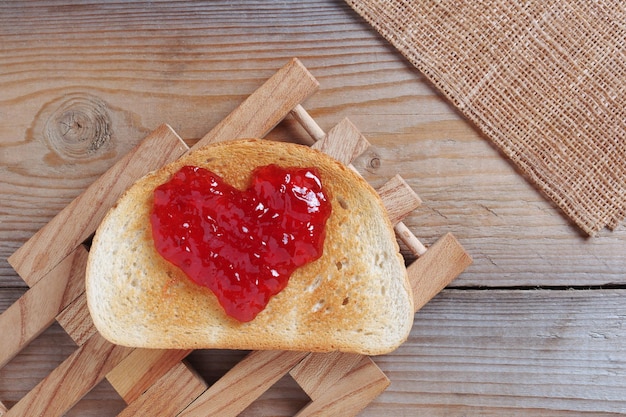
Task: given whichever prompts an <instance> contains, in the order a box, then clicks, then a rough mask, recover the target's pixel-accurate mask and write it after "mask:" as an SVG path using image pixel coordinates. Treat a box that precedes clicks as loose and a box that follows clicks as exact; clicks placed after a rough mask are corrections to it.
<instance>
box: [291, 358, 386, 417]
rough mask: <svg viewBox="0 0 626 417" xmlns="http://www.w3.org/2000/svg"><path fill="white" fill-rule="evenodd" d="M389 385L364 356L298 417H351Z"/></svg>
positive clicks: (380, 372) (384, 377)
mask: <svg viewBox="0 0 626 417" xmlns="http://www.w3.org/2000/svg"><path fill="white" fill-rule="evenodd" d="M389 384H390V381H389V379H388V378H387V377H386V376H385V374H384V373H383V372H382V371H381V370H380V368H378V367H377V366H376V365H374V366H372V361H371V359H370V358H369V357H367V356H362V358H361V361H360V362H359V363H358V364H357V365H356V366H355V367H354V368H352V370H351V371H350V372H349V373H348V374H347V375H346V376H345V377H343V378H341V379H340V380H338V381H337V382H336V383H335V384H334V385H333V387H332V389H328V390H326V391H324V392H323V393H321V395H320V396H319V397H317V398H315V399H314V400H313V401H311V402H310V403H309V404H308V405H307V406H306V407H304V408H303V409H302V410H301V411H300V412H299V413H298V414H296V416H297V417H305V416H306V417H308V416H354V415H356V414H358V413H359V412H360V411H361V410H363V409H364V408H365V407H366V406H367V404H369V403H370V402H371V401H372V400H373V399H374V398H376V397H377V396H378V395H380V394H381V393H382V392H383V391H384V390H385V389H386V388H387V387H388V386H389Z"/></svg>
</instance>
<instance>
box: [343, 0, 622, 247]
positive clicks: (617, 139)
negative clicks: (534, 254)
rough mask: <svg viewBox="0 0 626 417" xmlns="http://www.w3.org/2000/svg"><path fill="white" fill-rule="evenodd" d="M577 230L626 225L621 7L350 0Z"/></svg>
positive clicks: (510, 0) (567, 0) (507, 0)
mask: <svg viewBox="0 0 626 417" xmlns="http://www.w3.org/2000/svg"><path fill="white" fill-rule="evenodd" d="M346 1H347V2H348V4H350V6H351V7H352V8H353V9H355V10H356V11H357V13H359V14H360V15H361V16H363V18H364V19H365V20H367V21H368V22H369V23H370V24H371V25H372V26H373V27H374V28H375V29H376V30H377V31H378V32H379V33H380V34H381V35H382V36H383V37H384V38H386V39H387V40H388V41H389V42H390V43H391V44H392V45H393V46H395V47H396V48H397V49H398V50H399V51H400V52H401V53H402V54H403V55H404V56H405V57H406V58H407V59H408V60H409V61H410V62H411V63H412V64H413V65H414V66H415V67H416V68H417V69H419V70H420V71H421V72H422V73H423V74H424V75H425V76H426V77H427V78H428V79H429V80H430V81H431V82H432V83H433V84H434V85H435V86H436V88H438V89H439V90H440V91H441V93H442V94H444V95H445V96H446V97H447V98H448V99H449V100H450V101H451V102H452V103H453V104H454V105H455V106H456V107H457V108H458V109H459V111H460V112H461V113H462V114H463V115H465V117H467V118H468V119H469V120H470V121H471V122H472V123H473V124H475V126H477V127H478V129H480V130H481V131H482V133H483V134H484V136H486V137H487V138H488V139H490V140H491V141H492V142H493V143H494V144H495V145H496V146H497V147H498V148H499V149H501V151H502V152H503V153H504V154H505V155H506V156H507V157H508V158H510V159H511V160H512V161H513V162H514V163H515V164H516V165H517V166H518V167H519V170H520V171H521V172H522V173H523V174H524V175H525V176H526V177H527V178H528V179H529V180H530V181H531V182H533V183H534V184H536V186H537V187H538V188H539V189H540V190H542V191H543V192H544V193H545V194H546V195H547V196H548V197H549V198H550V199H552V200H553V201H554V203H555V204H556V205H557V206H558V207H560V208H561V210H562V211H563V212H564V213H565V214H566V215H567V216H568V217H569V218H570V219H571V220H572V221H573V222H574V223H575V224H577V225H578V226H579V227H580V228H581V229H582V230H583V231H584V232H586V233H587V234H589V235H594V234H596V232H598V231H599V230H600V229H602V228H603V227H609V228H611V229H613V228H615V227H617V226H618V225H619V224H620V223H621V222H622V221H623V220H624V218H626V143H625V142H626V94H625V93H626V88H625V84H626V52H625V48H626V2H625V1H624V0H594V1H592V0H530V1H522V0H484V1H471V0H440V1H436V0H391V1H389V0H346Z"/></svg>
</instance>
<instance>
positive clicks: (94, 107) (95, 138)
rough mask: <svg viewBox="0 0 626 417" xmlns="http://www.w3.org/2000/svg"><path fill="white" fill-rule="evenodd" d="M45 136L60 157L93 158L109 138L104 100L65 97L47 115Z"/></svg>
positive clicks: (83, 96) (92, 97) (81, 95)
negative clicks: (48, 115)
mask: <svg viewBox="0 0 626 417" xmlns="http://www.w3.org/2000/svg"><path fill="white" fill-rule="evenodd" d="M44 136H45V138H46V141H47V142H48V144H49V145H50V147H51V148H52V149H53V150H54V151H55V152H56V153H57V154H58V155H59V156H60V157H62V158H63V159H66V160H70V161H71V160H76V159H81V160H82V159H88V158H93V157H94V156H95V155H96V154H97V153H99V151H102V150H104V149H105V148H106V147H107V145H108V144H109V142H110V139H111V119H110V117H109V114H108V112H107V106H106V103H105V102H104V101H103V100H101V99H99V98H98V97H95V96H91V95H86V94H74V95H71V96H68V97H66V98H65V99H64V100H63V101H62V102H61V103H60V104H59V107H58V108H57V109H56V110H55V111H54V112H53V113H52V114H51V115H50V117H49V118H48V120H47V122H46V125H45V128H44Z"/></svg>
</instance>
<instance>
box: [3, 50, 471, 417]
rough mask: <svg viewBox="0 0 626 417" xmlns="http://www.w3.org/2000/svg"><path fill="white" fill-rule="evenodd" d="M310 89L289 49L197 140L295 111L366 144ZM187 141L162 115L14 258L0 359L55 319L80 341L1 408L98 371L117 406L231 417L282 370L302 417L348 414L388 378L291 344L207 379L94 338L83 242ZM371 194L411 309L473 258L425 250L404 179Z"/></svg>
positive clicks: (132, 411)
mask: <svg viewBox="0 0 626 417" xmlns="http://www.w3.org/2000/svg"><path fill="white" fill-rule="evenodd" d="M317 88H318V82H317V80H315V78H314V77H313V76H312V75H311V74H310V73H309V72H308V70H307V69H306V68H305V67H304V66H303V65H302V64H301V63H300V62H299V61H298V60H297V59H293V60H292V61H290V62H289V63H288V64H286V65H285V66H284V67H283V68H281V69H280V70H279V71H278V72H276V73H275V74H274V75H273V76H272V77H271V78H270V79H268V80H267V81H266V82H265V83H264V84H263V85H262V86H261V87H260V88H259V89H258V90H256V91H255V92H254V93H253V94H252V95H251V96H250V97H248V98H247V99H246V100H245V101H244V102H242V103H241V104H240V105H239V107H237V108H236V109H235V110H234V111H233V112H232V113H231V114H230V115H228V116H227V117H226V118H225V119H224V120H222V122H220V123H219V124H218V125H217V126H216V127H215V128H213V129H212V130H211V131H210V132H209V133H208V134H207V135H206V136H204V137H203V138H202V139H201V140H200V141H199V142H198V143H197V144H196V145H195V146H194V147H193V148H196V147H201V146H204V145H207V144H209V143H213V142H218V141H223V140H231V139H236V138H245V137H264V136H265V135H266V134H267V133H268V132H269V131H271V130H272V129H273V128H274V126H276V125H277V124H278V123H279V122H280V121H281V120H283V119H284V118H285V117H286V116H287V115H289V114H291V115H292V116H293V117H294V118H295V119H296V120H298V121H299V122H300V123H301V124H302V125H303V127H304V128H305V130H306V131H307V132H309V134H311V136H312V138H313V139H314V140H315V143H313V145H312V146H313V147H315V148H317V149H319V150H321V151H322V152H325V153H327V154H329V155H330V156H332V157H334V158H335V159H337V160H339V161H341V162H343V163H344V164H346V165H349V166H350V163H351V162H352V160H353V159H354V158H356V157H357V156H358V155H360V154H361V153H362V152H364V151H365V150H366V149H367V147H368V146H369V144H368V142H367V140H366V139H365V138H364V137H363V135H362V134H361V133H360V132H359V131H358V129H357V128H356V127H355V126H354V125H353V124H352V123H351V122H350V121H349V120H347V119H344V120H342V121H341V122H340V123H339V124H337V125H336V126H335V127H334V128H333V129H331V130H330V131H329V132H328V134H326V133H324V132H323V131H322V129H320V128H319V126H317V124H316V123H315V121H314V120H313V119H312V118H311V116H310V115H309V114H308V113H307V112H306V111H305V110H304V108H303V107H302V106H301V104H300V103H301V102H302V101H304V100H305V99H306V98H307V97H309V96H310V95H311V94H313V93H314V91H315V90H316V89H317ZM193 148H192V149H193ZM188 151H189V148H188V147H187V146H186V145H185V143H184V142H183V141H182V140H181V139H180V137H179V136H178V135H177V134H176V133H175V132H174V131H173V130H172V129H171V128H170V127H169V126H167V125H162V126H161V127H159V128H158V129H156V130H155V131H154V132H152V133H151V134H150V135H148V136H147V137H146V138H145V139H144V140H143V141H142V142H141V143H140V144H139V145H137V147H135V148H134V149H133V150H132V151H131V152H129V153H128V154H127V155H126V156H125V157H123V158H122V159H121V160H120V161H119V162H117V163H116V164H115V165H114V166H113V167H112V168H110V169H109V170H108V171H107V172H106V173H105V174H103V175H102V176H101V177H100V178H99V179H98V180H96V181H95V182H94V183H93V184H92V185H91V186H89V187H88V188H87V189H86V190H85V191H84V192H83V193H82V194H81V195H80V196H79V197H77V198H76V199H75V200H74V201H72V202H71V203H70V204H69V205H68V206H67V207H66V208H65V209H63V210H62V211H61V212H60V213H59V214H58V215H57V216H55V217H54V218H53V219H52V220H51V221H50V222H49V223H48V224H46V225H45V226H44V227H43V228H42V229H40V230H39V231H38V232H37V233H36V234H35V235H34V236H33V237H32V238H31V239H29V240H28V241H27V242H26V243H25V244H24V245H23V246H22V247H21V248H19V249H18V250H17V251H16V252H15V253H14V254H13V255H11V256H10V257H9V263H10V264H11V265H12V266H13V268H14V269H15V270H16V271H17V272H18V274H19V275H20V276H21V277H22V279H24V281H25V282H26V283H27V284H28V286H29V287H30V289H29V290H28V291H27V292H26V293H25V294H24V295H23V296H22V297H21V298H20V299H19V300H17V301H16V302H15V303H14V304H13V305H12V306H10V307H9V308H8V309H7V310H6V311H4V312H3V313H2V315H0V334H2V335H3V342H2V344H1V345H0V368H1V367H3V366H4V365H6V363H7V362H9V361H10V360H11V359H12V358H13V357H14V356H15V355H17V354H18V353H19V352H20V351H21V350H22V349H23V348H24V347H25V346H26V345H27V344H28V343H30V342H31V341H32V340H33V339H35V338H36V337H37V336H38V335H39V334H41V333H42V332H43V331H44V330H45V329H46V328H47V327H48V326H50V325H51V324H52V323H53V322H54V320H56V321H57V322H58V323H59V324H60V325H61V326H62V327H63V328H64V329H65V331H66V332H67V333H68V334H69V335H70V337H71V338H72V339H73V340H74V341H75V342H76V343H77V345H78V348H77V349H76V351H75V352H74V353H73V354H71V355H70V356H69V357H68V358H67V359H66V360H65V361H64V362H63V363H61V364H60V365H59V366H58V367H57V368H56V369H55V370H53V371H52V372H51V373H50V374H49V375H48V376H47V377H46V378H44V379H43V380H42V381H41V382H40V383H39V384H38V385H37V386H36V387H35V388H33V389H32V390H31V391H30V392H29V393H28V394H27V395H26V396H24V397H23V398H22V399H21V400H20V401H19V402H18V403H16V404H15V405H14V406H13V407H11V408H10V409H8V410H7V409H6V407H4V406H3V405H2V403H0V416H3V417H9V416H44V415H45V416H61V415H63V414H64V413H66V412H67V411H68V410H69V409H70V408H71V407H72V406H74V404H76V403H77V402H78V401H79V400H80V399H81V398H82V397H83V396H84V395H85V394H86V393H88V392H89V391H90V390H91V389H92V388H93V387H95V386H96V385H97V384H98V383H99V382H100V381H102V379H104V378H106V379H107V380H108V381H109V382H110V383H111V385H112V386H113V387H114V388H115V390H116V391H117V392H118V393H119V394H120V396H121V397H122V398H123V399H124V401H125V402H126V403H127V404H128V406H127V407H126V409H124V410H123V411H122V412H121V413H120V416H138V415H139V416H143V415H146V416H147V415H149V416H175V415H179V416H207V415H220V416H234V415H237V414H238V413H240V412H241V411H243V410H244V409H245V408H246V407H248V405H250V404H251V403H252V402H253V401H254V400H255V399H257V398H258V397H259V396H260V395H261V394H263V392H265V391H266V390H267V389H268V388H270V387H271V386H272V385H273V384H274V383H275V382H276V381H278V380H279V379H280V378H281V377H282V376H284V375H285V374H287V373H289V374H290V375H291V376H292V377H293V379H294V380H295V381H296V382H297V383H298V384H299V385H300V387H302V389H303V390H304V391H305V392H306V393H307V395H308V396H309V397H310V398H311V402H310V403H309V404H307V405H306V406H305V407H304V408H303V409H301V410H300V411H299V412H298V414H297V415H298V416H310V415H320V414H324V415H331V414H336V415H341V416H350V415H355V414H357V413H358V412H359V411H361V410H362V409H363V408H364V407H366V406H367V405H368V404H369V403H370V402H371V401H372V400H373V399H374V398H375V397H376V396H378V395H379V394H380V393H381V392H383V391H384V390H385V389H386V388H387V386H388V385H389V383H390V381H389V379H388V378H387V377H386V376H385V374H384V373H383V372H382V371H381V370H380V369H379V368H378V367H377V366H376V364H375V363H374V362H373V361H372V359H371V358H370V357H368V356H363V355H354V354H346V353H338V352H334V353H327V354H321V353H309V352H288V351H255V352H252V353H250V354H248V355H247V356H246V357H245V358H244V359H243V360H242V361H241V362H239V363H238V364H237V365H235V366H234V367H233V368H232V369H231V370H230V371H229V372H227V373H226V374H225V375H224V376H223V377H222V378H221V379H220V380H218V381H217V382H216V383H214V384H213V385H211V386H208V385H207V384H206V382H205V381H203V380H202V378H201V377H199V376H198V375H197V373H196V372H194V371H193V369H191V368H190V367H189V365H188V364H187V363H186V362H185V361H184V360H183V359H184V358H185V357H186V356H187V355H188V354H189V353H190V352H191V351H190V350H160V349H133V348H128V347H123V346H117V345H113V344H111V343H109V342H108V341H106V340H105V339H104V338H102V337H101V336H100V334H99V333H98V332H97V331H96V329H95V327H94V325H93V323H92V321H91V318H90V316H89V311H88V309H87V305H86V298H85V294H84V290H85V288H84V278H85V276H84V274H85V265H86V261H87V255H88V250H87V248H86V247H85V246H84V244H83V242H85V241H86V240H87V239H88V238H89V237H90V236H91V235H92V234H93V233H94V232H95V230H96V228H97V226H98V225H99V223H100V222H101V221H102V218H103V217H104V215H105V214H106V212H107V211H108V209H109V208H110V207H111V206H112V205H113V204H114V203H115V201H116V200H117V199H118V198H119V196H120V195H121V194H122V193H123V192H124V191H125V190H126V189H127V188H128V187H129V186H130V185H131V184H132V183H134V182H135V181H136V180H137V179H139V178H140V177H141V176H143V175H144V174H146V173H148V172H149V171H152V170H154V169H158V168H159V167H161V166H163V165H164V164H166V163H168V162H171V161H174V160H176V159H177V158H179V157H180V156H182V155H183V154H185V153H186V152H188ZM378 192H379V194H380V195H381V197H382V199H383V202H384V204H385V207H386V208H387V210H388V213H389V217H390V219H391V221H392V223H393V224H394V225H395V230H396V234H397V236H398V237H399V238H400V239H401V240H402V241H403V242H404V243H405V244H406V245H407V246H408V247H409V248H410V250H411V251H412V252H413V253H414V254H415V255H416V256H418V258H417V260H416V261H414V262H413V263H412V264H411V265H409V266H408V268H407V272H408V274H409V279H410V281H411V286H412V289H413V292H414V298H415V308H416V311H417V310H418V309H420V308H421V307H422V306H424V305H425V304H426V303H427V302H428V301H429V300H430V299H431V298H432V297H434V296H435V295H436V294H437V293H439V291H441V290H442V289H443V288H444V287H445V286H447V285H448V284H449V283H450V282H451V281H452V280H453V279H454V278H456V277H457V276H458V275H459V274H460V273H461V272H462V271H463V270H464V269H465V268H466V267H467V266H468V265H469V264H470V263H471V258H470V257H469V255H468V254H467V253H466V252H465V251H464V249H463V248H462V247H461V245H460V244H459V243H458V241H457V240H456V239H455V238H454V236H452V235H451V234H446V235H444V236H443V237H441V238H440V239H439V240H438V241H437V242H436V243H435V244H433V245H432V246H431V247H430V248H428V249H426V248H425V247H424V245H422V244H421V243H420V242H419V240H417V238H416V237H415V236H414V235H413V234H412V233H411V232H410V230H409V229H408V228H407V227H406V226H405V225H404V224H403V223H402V222H401V221H402V219H403V218H404V217H405V216H406V215H408V214H409V213H410V212H411V211H413V210H414V209H415V208H417V207H418V206H419V204H420V203H421V201H420V199H419V197H418V196H417V194H415V193H414V192H413V191H412V190H411V189H410V188H409V186H408V185H407V184H406V183H405V182H404V181H403V180H402V178H401V177H399V176H396V177H394V178H392V179H391V180H390V181H389V182H387V184H385V185H384V186H383V187H381V188H380V189H379V190H378ZM51 248H54V250H53V251H52V250H51Z"/></svg>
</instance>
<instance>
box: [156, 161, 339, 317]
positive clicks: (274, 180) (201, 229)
mask: <svg viewBox="0 0 626 417" xmlns="http://www.w3.org/2000/svg"><path fill="white" fill-rule="evenodd" d="M330 212H331V204H330V201H329V199H328V196H327V195H326V194H325V192H324V189H323V187H322V183H321V179H320V175H319V173H318V172H317V170H316V169H314V168H281V167H278V166H276V165H268V166H264V167H259V168H257V169H256V170H255V171H253V173H252V180H251V184H250V186H249V187H248V188H247V189H245V190H243V191H241V190H238V189H236V188H234V187H232V186H231V185H229V184H226V183H225V182H224V181H223V180H222V178H221V177H219V176H218V175H216V174H214V173H212V172H211V171H209V170H206V169H204V168H199V167H193V166H185V167H183V168H181V169H180V170H179V171H178V172H177V173H175V174H174V175H173V177H172V178H171V179H170V180H169V181H168V182H166V183H164V184H162V185H160V186H159V187H157V188H156V189H155V190H154V206H153V210H152V214H151V217H150V221H151V224H152V235H153V238H154V242H155V246H156V249H157V251H158V252H159V253H160V254H161V256H163V257H164V258H165V259H167V260H168V261H169V262H171V263H173V264H174V265H176V266H177V267H179V268H181V269H182V270H183V271H184V272H185V274H187V276H188V277H189V278H190V279H191V280H193V281H194V282H196V283H197V284H199V285H203V286H206V287H208V288H210V289H211V290H212V291H213V293H214V294H215V295H216V296H217V299H218V300H219V303H220V304H221V306H222V307H223V308H224V311H225V312H226V313H227V314H228V315H229V316H232V317H234V318H236V319H237V320H239V321H242V322H246V321H250V320H252V319H254V318H255V317H256V316H257V314H258V313H259V312H261V311H262V310H263V309H264V308H265V306H266V305H267V303H268V302H269V300H270V298H271V297H272V296H274V295H276V294H278V293H279V292H280V291H281V290H282V289H283V288H285V286H286V285H287V282H288V280H289V277H290V276H291V274H292V273H293V271H294V270H295V269H296V268H298V267H300V266H302V265H305V264H306V263H308V262H311V261H314V260H316V259H318V258H319V257H320V256H321V255H322V248H323V244H324V238H325V235H326V233H325V224H326V220H327V219H328V217H329V216H330Z"/></svg>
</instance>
